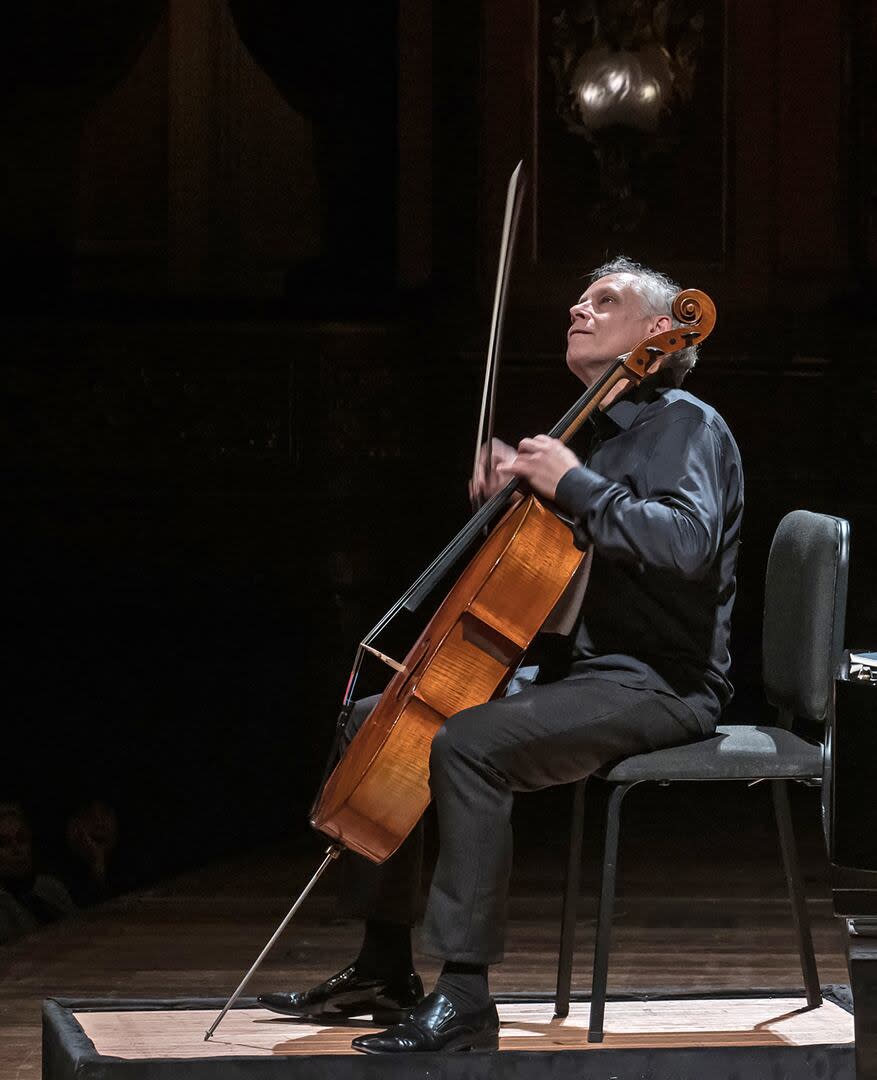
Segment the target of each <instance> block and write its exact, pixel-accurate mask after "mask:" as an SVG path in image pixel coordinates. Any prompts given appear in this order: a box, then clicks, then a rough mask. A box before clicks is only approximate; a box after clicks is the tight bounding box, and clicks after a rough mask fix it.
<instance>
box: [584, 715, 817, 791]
mask: <svg viewBox="0 0 877 1080" xmlns="http://www.w3.org/2000/svg"><path fill="white" fill-rule="evenodd" d="M822 753H823V748H822V744H821V743H818V742H810V741H809V740H807V739H804V738H802V737H801V736H800V735H796V734H795V733H794V732H792V731H786V729H785V728H780V727H756V726H753V725H749V724H727V725H724V724H720V725H719V726H718V728H717V729H716V734H715V735H710V736H708V737H707V738H705V739H702V740H701V741H700V742H694V743H686V744H685V745H684V746H671V747H668V748H667V749H666V750H653V751H652V752H651V753H648V754H635V755H634V756H633V757H629V758H625V759H624V760H623V761H619V762H618V763H617V764H616V765H613V766H607V768H606V769H602V770H601V771H600V773H599V774H598V775H600V776H601V777H602V778H603V779H604V780H608V781H610V782H611V783H634V784H635V783H639V782H641V781H647V780H653V781H657V780H758V779H762V778H764V779H771V778H790V777H793V778H798V779H818V778H821V776H822Z"/></svg>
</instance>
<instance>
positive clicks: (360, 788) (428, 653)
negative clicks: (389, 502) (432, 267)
mask: <svg viewBox="0 0 877 1080" xmlns="http://www.w3.org/2000/svg"><path fill="white" fill-rule="evenodd" d="M507 219H508V213H507ZM672 315H673V318H674V320H675V322H676V323H678V324H679V325H677V326H674V327H673V328H671V329H670V330H666V331H663V332H661V333H658V334H655V335H653V336H652V337H649V338H647V339H645V340H644V341H642V342H640V343H639V344H638V345H637V346H636V347H635V348H634V349H633V350H632V351H631V352H630V353H627V354H624V355H623V356H619V357H617V358H616V359H615V360H614V361H613V362H612V363H611V364H610V365H609V366H608V368H607V369H606V370H605V371H604V373H603V374H602V375H601V377H600V378H599V379H598V380H597V381H596V382H595V383H594V384H593V385H592V386H591V387H589V388H588V390H587V391H586V392H585V393H584V394H583V395H582V396H581V397H580V398H579V400H578V401H576V402H575V404H574V405H573V406H572V407H571V408H570V409H569V410H568V411H567V413H566V414H564V416H563V417H561V419H560V420H559V421H558V423H557V424H555V425H554V427H553V428H552V429H551V430H550V432H548V434H549V436H550V437H552V438H554V439H558V440H560V441H561V442H564V443H566V442H568V441H569V439H571V438H572V436H573V435H574V434H575V433H576V432H577V431H578V430H579V428H580V427H581V425H582V424H583V423H584V422H585V421H586V420H587V419H588V418H589V417H590V416H592V415H593V414H594V412H595V410H597V409H598V408H600V406H601V403H603V402H604V400H605V399H606V398H607V395H608V394H609V392H610V391H611V390H613V389H614V388H616V387H618V384H620V383H623V382H627V383H630V384H636V383H638V382H640V381H641V380H642V379H643V378H644V377H645V376H646V375H647V374H649V373H651V372H653V371H655V370H656V368H657V367H658V366H660V362H661V360H662V358H663V357H664V356H666V355H668V354H670V353H673V352H676V351H679V350H681V349H684V348H687V347H689V346H691V345H693V344H695V343H697V342H700V341H702V340H703V339H704V338H705V337H706V336H707V335H708V334H709V333H710V332H711V331H712V329H713V326H714V325H715V316H716V312H715V306H714V305H713V303H712V301H711V300H710V298H709V297H708V296H707V295H706V294H705V293H703V292H701V291H699V290H697V289H687V290H683V291H682V292H680V293H679V294H678V295H677V296H676V297H675V298H674V300H673V304H672ZM492 336H493V335H492ZM521 487H522V485H521V482H520V481H519V480H513V481H511V482H509V483H508V484H507V485H506V486H505V487H504V488H503V489H502V490H501V491H499V492H497V493H496V494H495V495H493V496H492V497H491V498H490V499H488V500H487V501H486V502H485V503H484V505H483V506H481V507H480V508H479V509H478V510H477V511H476V512H475V513H474V514H473V516H472V518H471V519H470V521H469V522H468V523H467V524H466V526H465V527H464V528H463V530H461V532H460V533H459V534H458V535H457V536H456V537H455V538H454V539H453V540H452V541H451V543H450V544H449V545H448V546H447V547H446V548H445V549H444V550H443V551H442V552H441V554H440V555H439V556H438V558H437V559H436V560H435V561H434V562H433V563H432V564H431V566H430V567H428V568H427V570H426V571H424V573H423V574H422V575H421V576H420V577H419V578H418V579H417V581H415V582H414V584H413V585H412V586H411V587H410V588H409V589H408V590H407V592H406V593H405V594H404V595H403V596H402V598H400V600H399V601H398V602H397V603H396V604H395V605H394V607H393V608H392V609H391V610H390V612H388V613H387V615H385V616H384V618H383V619H382V620H381V621H380V622H379V623H378V625H377V626H376V627H375V628H374V629H373V630H372V631H371V632H370V634H369V635H368V636H367V637H366V638H365V639H364V640H363V642H362V643H361V644H360V647H359V649H358V651H357V656H356V659H355V661H354V667H353V670H352V672H351V676H350V679H349V680H348V683H347V689H346V691H345V699H344V703H343V706H342V713H341V722H342V723H343V721H344V720H345V719H346V716H347V715H349V712H350V709H351V707H352V704H353V692H354V687H355V683H356V679H357V676H358V673H359V669H360V666H361V664H362V660H363V657H364V655H365V654H366V653H373V654H375V655H377V656H378V657H379V658H381V659H382V660H384V661H386V662H387V663H389V664H390V666H392V667H393V668H394V674H393V676H392V677H391V679H390V682H389V684H388V685H387V688H386V689H385V691H384V693H383V694H382V695H381V697H380V699H379V701H378V703H377V704H376V705H375V707H374V709H373V710H372V712H371V713H370V714H369V716H368V717H367V718H366V720H365V721H364V722H363V724H362V725H361V727H360V729H359V731H358V732H357V733H356V735H355V736H354V738H353V740H352V741H351V743H350V745H349V747H348V748H347V751H346V753H345V754H344V756H343V757H342V758H341V760H340V761H339V762H338V763H337V765H335V767H334V769H333V770H332V772H331V775H329V776H328V778H327V779H326V780H325V782H324V783H323V785H322V787H321V790H320V793H319V795H318V797H317V800H316V802H315V804H314V807H313V808H312V811H311V815H310V823H311V825H312V826H313V827H314V828H315V829H316V830H317V831H319V832H321V833H322V834H323V835H325V836H327V837H329V838H330V839H331V841H332V843H331V846H330V847H329V849H328V850H327V852H326V854H325V857H324V859H323V862H322V864H321V866H320V867H319V868H318V870H317V872H316V873H315V875H314V877H313V878H312V879H311V881H310V882H309V883H308V885H307V886H306V888H305V890H304V891H303V892H302V894H301V895H300V896H299V898H298V900H297V901H296V903H295V904H294V905H293V907H292V909H291V910H290V912H289V913H288V914H287V916H286V918H285V919H284V920H283V922H282V923H281V924H280V926H279V927H278V928H277V930H276V931H275V933H274V935H273V937H272V938H271V940H270V941H269V942H268V943H267V945H266V946H265V948H264V949H263V950H262V953H261V954H260V956H259V957H258V958H257V960H256V962H255V963H254V964H253V966H252V967H251V968H250V970H249V972H248V973H247V975H246V976H245V977H244V979H243V980H242V982H241V983H240V985H239V986H238V988H237V990H236V991H235V992H234V994H233V995H232V997H231V998H230V999H229V1001H228V1002H227V1004H226V1005H225V1007H224V1008H223V1010H222V1012H221V1013H220V1014H219V1016H218V1017H217V1018H216V1020H214V1022H213V1024H212V1025H211V1027H210V1028H209V1029H208V1030H207V1033H206V1035H205V1039H209V1038H210V1037H211V1035H212V1033H213V1031H214V1030H215V1029H216V1026H217V1025H218V1024H219V1022H220V1021H221V1019H222V1017H223V1016H224V1015H225V1012H226V1011H227V1010H228V1009H229V1008H230V1007H231V1005H232V1004H233V1003H234V1001H235V1000H236V999H237V997H238V996H239V994H240V993H241V991H242V990H243V988H244V987H245V986H246V984H247V982H248V981H249V979H250V977H251V976H252V975H253V974H254V973H255V971H256V970H257V968H258V967H259V965H260V964H261V962H262V960H263V959H264V957H265V956H266V955H267V953H268V952H269V951H270V949H271V948H272V947H273V945H274V943H275V941H276V940H277V939H278V937H279V936H280V934H281V933H282V932H283V930H284V929H285V927H286V925H287V924H288V923H289V921H290V920H291V918H292V917H293V916H294V914H295V912H296V911H297V910H298V908H299V906H300V905H301V903H302V902H303V900H304V899H305V897H306V896H307V895H308V893H309V892H310V890H311V889H312V888H313V886H314V885H315V884H316V882H317V880H318V879H319V877H320V876H321V874H322V873H323V871H324V870H325V868H326V867H327V866H328V865H329V864H330V863H331V861H333V860H334V859H335V858H337V856H338V855H339V854H340V852H341V850H342V849H345V848H346V849H349V850H351V851H354V852H357V853H358V854H360V855H363V856H365V857H366V858H368V859H370V860H371V861H373V862H375V863H382V862H384V861H385V860H386V859H388V858H389V857H390V856H391V855H392V854H393V853H394V852H395V851H396V850H397V848H398V847H399V846H400V845H401V844H402V842H403V841H404V840H405V838H406V837H407V836H408V834H409V833H410V831H411V830H412V829H413V828H414V826H415V825H416V824H417V822H418V820H419V819H420V817H421V815H422V814H423V812H424V810H425V809H426V807H427V805H428V804H429V801H430V791H429V753H430V746H431V743H432V739H433V737H434V736H435V734H436V732H437V731H438V730H439V729H440V728H441V726H442V724H443V723H444V721H445V720H446V719H447V718H448V717H450V716H453V715H455V714H456V713H459V712H461V711H462V710H464V709H467V708H470V707H472V706H475V705H479V704H484V703H485V702H487V701H489V700H491V699H492V698H494V697H497V696H499V695H501V694H502V692H503V691H504V689H505V687H506V686H507V684H508V682H509V680H510V678H511V677H512V675H513V674H514V672H515V670H516V668H517V667H518V665H519V663H520V661H521V659H522V657H523V655H524V653H525V652H526V650H527V648H528V647H529V645H530V643H531V641H532V640H533V638H534V637H535V635H536V634H537V633H538V632H539V630H540V629H541V627H542V626H543V624H544V623H545V620H546V619H547V618H548V616H549V615H550V614H551V612H552V611H553V610H554V609H555V607H556V605H557V603H558V601H559V600H560V599H561V597H562V596H563V595H564V593H565V592H566V590H567V589H568V587H569V586H570V583H571V581H572V579H573V578H574V577H575V575H576V573H577V572H578V571H579V569H580V567H581V566H582V563H583V560H584V559H585V558H586V553H585V552H583V551H582V550H580V549H579V548H577V547H576V545H575V543H574V540H573V532H572V529H571V528H570V523H569V522H567V521H565V520H564V519H563V518H562V517H560V516H559V515H558V513H557V512H556V511H555V510H554V509H553V508H552V507H551V506H550V505H549V504H547V503H546V502H545V501H543V500H541V499H540V498H538V497H536V496H535V495H533V494H527V493H526V492H523V491H521ZM519 493H520V495H521V497H520V498H519V499H517V501H515V497H516V496H517V495H518V494H519ZM485 534H486V539H484V536H485ZM476 542H477V543H478V548H477V550H476V551H475V554H474V555H473V556H472V558H471V560H470V561H469V563H468V565H467V566H466V567H465V569H464V570H463V572H462V573H461V574H460V576H459V577H458V578H457V580H456V582H455V583H454V584H453V585H452V587H451V589H450V591H449V593H448V594H447V596H446V597H445V599H444V600H443V601H442V603H441V604H440V605H439V607H438V609H437V610H436V612H435V614H434V615H433V616H432V618H431V619H430V620H429V621H428V623H427V625H426V627H425V629H424V630H423V631H422V633H421V634H420V635H419V636H418V637H417V639H416V641H415V642H414V644H413V645H412V646H411V648H410V649H409V651H408V653H407V655H406V656H405V657H404V659H403V660H402V661H401V663H400V662H396V661H393V660H390V658H389V657H386V656H385V655H384V654H383V653H381V652H379V651H378V650H377V649H376V648H374V647H373V646H372V644H371V642H372V641H374V640H375V638H376V637H377V635H378V634H379V633H380V632H381V630H382V629H383V628H384V627H385V626H386V625H387V623H388V622H389V621H390V619H391V618H392V617H393V616H394V615H395V614H396V613H397V612H398V611H400V610H402V609H403V608H407V609H408V610H414V609H416V608H417V607H418V606H419V605H420V603H421V602H422V601H423V599H424V598H425V596H426V595H428V594H429V593H430V592H431V591H432V590H433V589H434V588H435V587H436V585H437V583H438V581H440V580H443V579H444V578H445V577H446V575H447V573H448V570H449V568H450V567H452V566H453V565H455V564H456V563H457V562H458V561H459V560H460V558H461V556H462V554H463V553H464V552H466V551H469V550H471V549H472V547H473V546H474V545H475V544H476Z"/></svg>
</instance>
